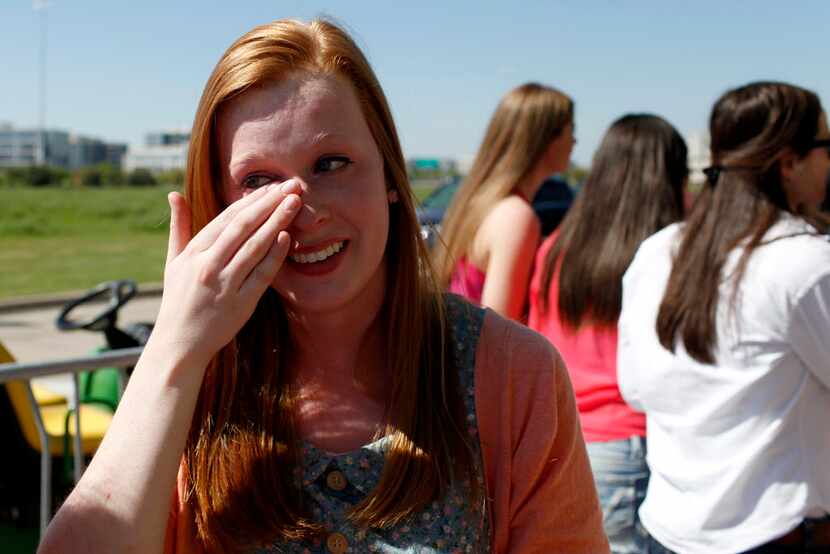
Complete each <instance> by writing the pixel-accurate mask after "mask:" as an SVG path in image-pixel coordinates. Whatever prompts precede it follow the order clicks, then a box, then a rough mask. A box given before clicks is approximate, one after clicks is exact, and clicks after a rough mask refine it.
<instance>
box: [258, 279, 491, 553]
mask: <svg viewBox="0 0 830 554" xmlns="http://www.w3.org/2000/svg"><path fill="white" fill-rule="evenodd" d="M447 308H448V316H449V321H450V325H451V328H452V335H453V340H454V343H455V352H454V353H455V363H456V367H457V368H458V370H459V383H460V385H461V391H462V392H463V397H464V408H465V410H466V417H467V424H468V432H469V434H470V438H471V439H472V440H471V444H472V446H473V449H474V454H475V458H474V459H475V460H476V461H477V467H476V475H477V476H478V477H477V478H478V481H479V487H480V490H484V478H483V471H482V468H483V463H482V458H481V448H480V444H479V437H478V425H477V422H476V413H475V353H476V345H477V343H478V337H479V333H480V331H481V325H482V321H483V319H484V311H483V310H481V309H479V308H475V307H472V306H470V305H469V304H466V303H464V302H462V301H460V300H459V299H457V298H456V297H452V296H448V297H447ZM388 443H389V437H384V438H381V439H379V440H377V441H375V442H373V443H371V444H367V445H365V446H363V447H361V448H359V449H358V450H355V451H353V452H347V453H345V454H329V453H327V452H324V451H322V450H320V449H318V448H315V447H314V446H313V445H311V444H309V443H304V444H303V450H302V453H303V465H302V468H298V475H297V477H298V478H300V479H301V481H302V483H301V484H302V488H303V491H304V493H305V498H306V501H307V502H308V504H309V507H310V508H311V513H312V515H313V516H314V518H315V519H316V520H317V521H320V522H322V523H323V525H324V526H325V529H326V533H325V535H324V536H323V537H321V538H319V539H317V540H315V541H313V542H308V543H291V544H286V543H279V544H275V545H273V546H272V547H271V548H269V549H266V550H260V551H259V552H261V553H271V552H286V553H307V554H312V553H330V554H342V553H346V552H382V553H406V552H413V553H414V552H418V553H424V554H432V553H436V554H437V553H453V554H454V553H462V552H476V553H478V552H489V551H490V547H489V541H490V535H489V526H488V519H487V515H486V510H485V507H484V506H473V505H470V504H471V502H469V491H470V483H469V482H457V483H452V484H451V486H450V488H449V490H448V491H447V494H446V495H445V496H444V497H443V498H441V499H438V500H435V501H434V502H432V503H431V504H430V505H429V506H427V507H426V508H425V509H424V510H423V511H421V512H420V513H419V514H417V515H414V516H412V517H410V518H408V519H407V520H405V521H404V522H402V523H401V524H399V525H397V526H395V527H393V528H390V529H365V528H358V527H356V526H355V525H354V524H352V523H351V522H350V521H349V520H348V519H347V518H346V514H347V512H348V510H349V509H350V508H352V507H353V506H355V505H357V504H358V503H359V502H360V501H361V500H362V499H363V498H364V497H365V496H366V495H367V494H368V493H369V492H370V491H371V490H372V489H374V488H375V487H376V486H377V484H378V482H379V481H380V476H381V473H382V471H383V464H384V452H385V450H386V448H387V446H388Z"/></svg>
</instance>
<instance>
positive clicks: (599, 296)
mask: <svg viewBox="0 0 830 554" xmlns="http://www.w3.org/2000/svg"><path fill="white" fill-rule="evenodd" d="M687 172H688V170H687V165H686V144H685V142H684V141H683V138H682V137H681V136H680V134H678V132H677V131H676V130H675V129H674V127H672V126H671V125H670V124H669V123H667V122H666V121H665V120H663V119H661V118H659V117H657V116H654V115H646V114H630V115H626V116H624V117H622V118H620V119H618V120H617V121H616V122H614V124H613V125H612V126H611V128H610V129H609V130H608V132H607V133H606V134H605V138H604V139H603V141H602V144H601V145H600V147H599V149H598V150H597V152H596V154H595V155H594V160H593V165H592V168H591V173H590V174H589V176H588V178H587V179H586V181H585V185H584V186H583V188H582V190H581V192H580V193H579V194H578V195H577V198H576V201H575V203H574V205H573V207H572V208H571V210H570V211H569V213H568V215H567V216H566V217H565V219H564V221H563V222H562V225H561V226H560V227H559V229H558V230H557V231H556V232H555V233H554V234H552V235H551V236H550V237H549V238H548V239H547V240H546V241H545V242H544V243H543V244H542V246H541V248H540V249H539V252H538V254H537V256H536V265H535V270H534V273H533V277H532V280H531V285H530V318H529V322H528V324H529V325H530V327H531V328H533V329H535V330H537V331H539V332H540V333H542V334H543V335H545V336H546V337H547V338H548V339H550V341H551V342H552V343H553V344H554V345H555V346H556V347H557V349H559V352H560V353H561V354H562V357H563V358H564V360H565V363H566V365H567V367H568V370H569V372H570V375H571V379H572V380H573V384H574V392H575V394H576V399H577V406H578V409H579V414H580V421H581V423H582V429H583V433H584V436H585V440H586V441H587V443H588V454H589V457H590V459H591V466H592V469H593V471H594V479H595V481H596V484H597V488H598V492H599V496H600V502H601V503H602V507H603V519H604V525H605V531H606V533H607V535H608V538H609V540H610V542H611V547H612V550H613V551H614V552H615V553H628V552H642V551H643V548H644V544H645V540H646V533H645V531H644V529H643V528H642V526H641V525H640V523H639V520H638V519H637V508H638V506H639V504H640V503H641V502H642V500H643V498H644V497H645V492H646V485H647V483H648V476H649V472H648V466H647V465H646V460H645V433H646V424H645V416H644V415H643V414H642V413H639V412H635V411H633V410H632V409H631V408H630V407H628V405H626V403H625V401H624V400H623V399H622V396H621V395H620V391H619V388H618V386H617V368H616V359H617V318H618V317H619V314H620V307H621V299H622V277H623V273H625V270H626V268H627V267H628V264H629V263H630V262H631V259H632V258H633V257H634V253H635V251H636V250H637V247H638V246H639V245H640V243H641V242H642V241H643V240H645V239H646V238H647V237H648V236H649V235H651V234H652V233H654V232H656V231H658V230H659V229H661V228H663V227H665V226H666V225H668V224H670V223H672V222H674V221H677V220H679V219H681V217H682V215H683V187H684V184H685V181H686V177H687Z"/></svg>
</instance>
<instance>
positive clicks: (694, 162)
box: [686, 131, 711, 184]
mask: <svg viewBox="0 0 830 554" xmlns="http://www.w3.org/2000/svg"><path fill="white" fill-rule="evenodd" d="M686 147H687V148H688V156H689V157H688V159H689V182H690V183H694V184H700V183H703V181H704V180H705V179H706V177H705V176H704V175H703V168H705V167H708V166H709V163H710V159H711V157H710V153H709V133H707V132H706V131H693V132H691V133H689V134H688V135H687V136H686Z"/></svg>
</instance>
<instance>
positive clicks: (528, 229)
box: [481, 195, 542, 241]
mask: <svg viewBox="0 0 830 554" xmlns="http://www.w3.org/2000/svg"><path fill="white" fill-rule="evenodd" d="M541 228H542V227H541V224H540V223H539V218H538V217H536V212H534V211H533V208H532V207H531V206H530V204H528V203H527V202H525V201H524V200H522V199H521V198H519V197H518V196H515V195H510V196H508V197H507V198H504V199H502V200H500V201H499V202H498V203H497V204H496V205H495V206H493V209H492V210H491V211H490V213H488V214H487V216H485V218H484V220H483V221H482V223H481V231H482V232H483V234H484V235H485V236H487V237H498V238H499V240H503V239H510V238H514V239H515V240H516V241H522V240H525V239H527V238H532V237H535V238H538V237H539V235H540V233H541Z"/></svg>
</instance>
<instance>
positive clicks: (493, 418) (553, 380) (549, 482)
mask: <svg viewBox="0 0 830 554" xmlns="http://www.w3.org/2000/svg"><path fill="white" fill-rule="evenodd" d="M476 412H477V419H478V426H479V433H480V440H481V447H482V456H483V458H484V470H485V482H486V487H487V495H488V500H489V505H490V520H491V523H492V527H491V532H492V536H493V551H494V552H496V553H498V554H502V553H513V552H521V553H523V554H525V553H534V552H540V553H541V552H554V553H559V552H561V553H568V554H602V553H607V552H609V547H608V541H607V539H606V537H605V533H604V531H603V529H602V510H601V508H600V505H599V501H598V500H597V495H596V488H595V486H594V480H593V476H592V473H591V468H590V464H589V462H588V455H587V452H586V449H585V442H584V440H583V438H582V431H581V429H580V426H579V417H578V414H577V410H576V400H575V398H574V395H573V390H572V388H571V383H570V380H569V378H568V373H567V370H566V368H565V364H564V362H563V361H562V358H561V357H560V356H559V354H558V353H557V352H556V349H555V348H553V346H552V345H551V344H550V343H549V342H548V341H547V339H545V338H544V337H542V336H541V335H538V334H537V333H535V332H533V331H531V330H530V329H528V328H526V327H524V326H521V325H518V324H516V323H513V322H509V321H507V320H504V319H502V318H501V317H499V316H498V315H496V314H495V313H494V312H492V311H488V312H487V315H486V316H485V320H484V325H483V328H482V332H481V336H480V338H479V343H478V346H477V351H476Z"/></svg>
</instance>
